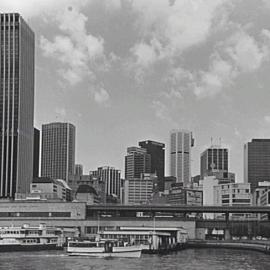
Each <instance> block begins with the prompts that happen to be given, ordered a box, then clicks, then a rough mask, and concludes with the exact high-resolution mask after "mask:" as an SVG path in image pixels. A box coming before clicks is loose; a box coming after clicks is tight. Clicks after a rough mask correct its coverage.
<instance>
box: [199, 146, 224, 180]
mask: <svg viewBox="0 0 270 270" xmlns="http://www.w3.org/2000/svg"><path fill="white" fill-rule="evenodd" d="M215 172H224V173H225V172H226V173H227V172H228V149H227V148H221V147H219V146H211V147H210V148H208V149H206V150H205V151H204V152H203V153H202V154H201V179H203V178H204V177H205V176H210V175H213V173H215Z"/></svg>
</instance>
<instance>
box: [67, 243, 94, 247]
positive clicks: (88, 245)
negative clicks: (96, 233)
mask: <svg viewBox="0 0 270 270" xmlns="http://www.w3.org/2000/svg"><path fill="white" fill-rule="evenodd" d="M69 246H70V247H96V246H97V243H69Z"/></svg>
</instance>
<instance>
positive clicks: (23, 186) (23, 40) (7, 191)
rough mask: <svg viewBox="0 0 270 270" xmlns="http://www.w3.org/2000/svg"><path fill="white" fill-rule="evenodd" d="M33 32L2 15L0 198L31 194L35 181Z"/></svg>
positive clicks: (17, 17) (17, 18) (19, 19)
mask: <svg viewBox="0 0 270 270" xmlns="http://www.w3.org/2000/svg"><path fill="white" fill-rule="evenodd" d="M34 55H35V36H34V33H33V31H32V30H31V29H30V28H29V26H28V25H27V24H26V23H25V21H24V20H23V19H22V17H21V16H20V15H19V14H17V13H10V14H0V132H1V133H0V197H1V198H14V197H15V194H18V195H19V194H23V193H28V192H29V190H30V182H31V181H32V178H33V144H34V142H33V133H34V127H33V117H34V61H35V59H34Z"/></svg>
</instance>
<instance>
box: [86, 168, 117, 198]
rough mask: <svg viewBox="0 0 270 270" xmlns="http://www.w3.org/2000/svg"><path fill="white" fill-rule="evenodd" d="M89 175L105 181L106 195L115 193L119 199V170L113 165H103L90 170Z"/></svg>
mask: <svg viewBox="0 0 270 270" xmlns="http://www.w3.org/2000/svg"><path fill="white" fill-rule="evenodd" d="M90 175H91V176H94V177H98V178H99V179H100V180H101V181H102V182H103V183H105V193H106V195H116V196H117V197H118V198H119V199H120V189H121V172H120V170H117V169H115V168H113V167H109V166H103V167H99V168H98V169H97V170H96V171H90Z"/></svg>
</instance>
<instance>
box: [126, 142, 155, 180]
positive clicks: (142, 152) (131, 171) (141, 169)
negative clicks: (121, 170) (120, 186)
mask: <svg viewBox="0 0 270 270" xmlns="http://www.w3.org/2000/svg"><path fill="white" fill-rule="evenodd" d="M142 173H151V155H149V154H148V153H147V150H146V149H144V148H140V147H136V146H132V147H128V149H127V155H126V156H125V179H133V178H140V177H141V174H142Z"/></svg>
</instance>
